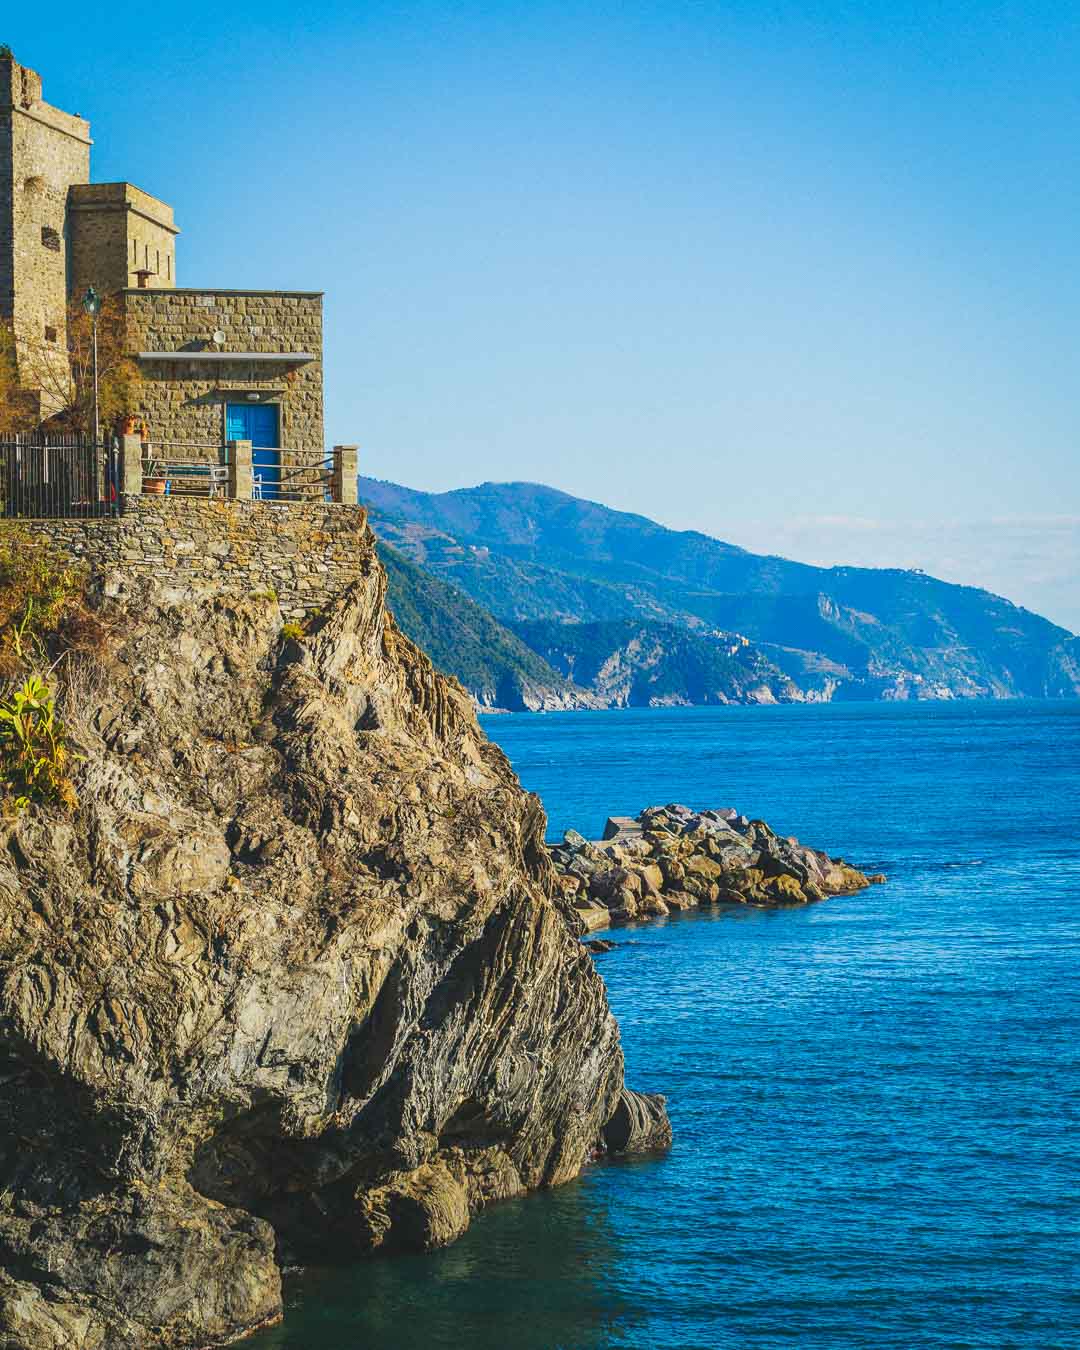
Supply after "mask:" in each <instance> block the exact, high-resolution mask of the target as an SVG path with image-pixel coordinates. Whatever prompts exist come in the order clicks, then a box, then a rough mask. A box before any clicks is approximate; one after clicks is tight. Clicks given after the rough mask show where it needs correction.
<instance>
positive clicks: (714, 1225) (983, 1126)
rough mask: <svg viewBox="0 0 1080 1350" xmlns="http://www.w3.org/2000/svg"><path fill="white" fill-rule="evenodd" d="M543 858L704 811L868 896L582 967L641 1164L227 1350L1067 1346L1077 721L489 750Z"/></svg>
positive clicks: (315, 1276) (541, 1200)
mask: <svg viewBox="0 0 1080 1350" xmlns="http://www.w3.org/2000/svg"><path fill="white" fill-rule="evenodd" d="M485 726H486V730H487V732H488V734H489V735H490V736H491V737H492V738H493V739H495V740H496V741H498V743H499V744H500V745H501V746H502V747H503V748H504V749H505V751H506V753H507V754H508V755H509V757H510V759H511V760H512V762H513V764H514V766H515V768H516V769H517V772H518V774H519V775H520V777H521V779H522V781H523V783H524V784H525V786H526V787H528V788H530V789H532V790H533V791H535V792H538V793H539V794H540V796H541V797H542V799H543V801H544V804H545V806H546V807H547V810H548V814H549V817H550V820H551V832H552V836H553V837H557V836H559V835H560V834H561V832H562V831H563V830H564V829H566V828H567V827H570V826H573V827H574V828H576V829H579V830H581V831H582V832H583V833H585V834H590V835H595V834H597V833H598V832H599V829H600V826H601V825H602V823H603V820H604V818H605V816H607V815H609V814H620V815H632V814H636V813H637V812H638V811H639V810H640V809H641V808H642V807H643V806H646V805H650V804H653V803H658V802H668V801H682V802H686V803H687V804H689V805H691V806H697V807H705V806H734V807H737V808H738V809H739V810H740V811H743V812H745V813H746V814H747V815H751V816H761V817H763V818H764V819H766V820H768V821H769V822H770V824H772V825H773V826H774V828H776V829H777V830H778V831H779V832H781V833H783V834H794V835H797V836H798V837H799V838H800V839H802V840H804V841H806V842H808V843H812V844H814V845H817V846H819V847H823V848H826V849H828V850H829V851H830V852H832V853H838V854H842V855H843V856H844V857H845V858H847V859H848V860H849V861H851V862H854V863H856V864H857V865H859V866H861V867H863V868H864V869H866V870H867V871H878V870H880V871H884V872H885V873H887V875H888V877H889V882H888V885H886V886H875V887H872V888H871V889H870V890H868V891H864V892H862V893H861V894H858V895H854V896H849V897H845V898H836V899H832V900H829V901H827V902H825V903H823V904H820V905H815V906H811V907H808V908H804V909H799V910H784V911H780V912H776V913H767V912H758V911H735V912H731V911H725V912H711V911H710V912H697V913H693V914H689V915H683V916H679V917H672V918H671V919H668V920H663V921H660V922H654V923H652V924H648V925H640V926H634V927H630V928H623V929H619V930H617V931H615V932H613V933H612V934H611V936H612V937H614V938H615V940H616V941H617V942H618V944H619V945H618V946H617V948H616V949H615V950H614V951H612V952H610V953H608V954H606V955H601V956H598V957H597V958H596V959H597V963H598V967H599V969H601V970H602V972H603V974H604V977H605V979H606V981H607V984H608V989H609V993H610V998H611V1003H612V1006H613V1008H614V1010H615V1012H616V1014H617V1015H618V1018H619V1021H620V1024H621V1026H622V1034H623V1044H624V1047H625V1051H626V1062H627V1078H628V1081H629V1082H630V1083H631V1084H632V1085H633V1086H634V1087H636V1088H639V1089H642V1090H645V1091H650V1092H664V1093H666V1094H667V1095H668V1099H669V1109H670V1113H671V1118H672V1122H673V1124H674V1129H675V1146H674V1148H673V1150H672V1151H671V1153H670V1155H668V1156H666V1157H663V1158H648V1159H640V1160H635V1161H631V1162H623V1163H608V1164H602V1165H599V1166H596V1167H593V1168H591V1169H590V1170H589V1171H587V1172H586V1174H585V1175H584V1176H583V1177H582V1178H581V1179H580V1180H579V1181H577V1182H574V1183H572V1184H571V1185H568V1186H565V1187H562V1188H561V1189H559V1190H556V1191H551V1192H547V1193H544V1194H541V1195H537V1196H531V1197H528V1198H527V1199H524V1200H520V1201H513V1202H509V1203H506V1204H503V1205H501V1206H497V1207H495V1208H493V1209H491V1210H489V1211H488V1212H487V1213H485V1214H483V1215H482V1216H480V1217H479V1218H478V1219H477V1220H476V1222H475V1223H474V1225H473V1227H472V1228H471V1229H470V1231H469V1232H468V1233H467V1234H466V1236H465V1237H464V1238H463V1239H462V1240H461V1241H460V1242H458V1243H457V1244H456V1245H455V1246H453V1247H450V1248H448V1249H447V1250H445V1251H442V1252H439V1253H436V1254H434V1255H431V1256H421V1257H409V1258H404V1259H402V1258H398V1259H384V1260H372V1261H368V1262H365V1263H363V1264H360V1265H358V1266H355V1267H353V1268H350V1269H348V1270H338V1271H333V1272H309V1273H308V1274H307V1275H305V1276H304V1277H303V1278H301V1279H298V1280H294V1281H293V1282H292V1283H291V1284H290V1287H289V1310H288V1314H287V1317H286V1321H285V1323H284V1325H283V1326H281V1327H280V1328H277V1329H275V1330H273V1331H270V1332H267V1333H264V1334H263V1335H262V1336H260V1337H258V1338H256V1339H255V1340H254V1341H252V1342H251V1344H252V1345H253V1346H257V1347H261V1350H270V1348H271V1347H274V1350H285V1347H288V1350H301V1348H302V1350H391V1348H396V1350H444V1348H445V1350H451V1348H454V1350H456V1348H457V1347H467V1348H469V1350H554V1348H555V1347H564V1348H565V1350H594V1348H595V1350H600V1348H601V1347H613V1348H614V1347H627V1348H630V1347H633V1350H676V1348H678V1350H690V1348H691V1347H693V1350H718V1348H720V1347H739V1350H770V1348H771V1347H789V1346H798V1347H800V1348H801V1350H849V1348H851V1350H854V1348H855V1347H858V1348H859V1350H863V1348H867V1350H869V1348H870V1347H872V1348H873V1350H896V1348H897V1347H912V1346H919V1347H924V1346H925V1347H949V1350H961V1348H963V1350H974V1348H975V1347H978V1348H979V1350H982V1348H983V1347H985V1348H986V1350H1003V1348H1004V1347H1030V1348H1031V1350H1055V1348H1056V1347H1077V1346H1080V1063H1078V1061H1080V979H1078V978H1077V975H1078V969H1077V967H1078V959H1077V958H1078V956H1080V704H1055V703H985V704H984V703H968V704H932V705H927V704H918V705H915V704H913V705H907V704H863V705H858V704H848V705H842V704H841V705H834V706H830V705H825V706H811V707H798V706H794V707H775V708H713V709H670V710H668V709H663V710H642V711H630V712H604V713H595V714H593V713H569V714H553V715H547V716H536V715H528V714H523V715H520V716H509V717H493V718H488V719H486V720H485Z"/></svg>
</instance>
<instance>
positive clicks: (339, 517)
mask: <svg viewBox="0 0 1080 1350" xmlns="http://www.w3.org/2000/svg"><path fill="white" fill-rule="evenodd" d="M19 525H20V527H21V528H25V529H27V530H29V531H31V532H32V533H34V534H38V535H43V536H44V537H45V538H48V539H50V540H52V542H53V543H54V544H56V545H57V546H58V547H59V548H61V549H62V550H63V551H64V552H65V553H67V554H69V555H70V556H71V557H72V558H75V559H77V560H80V561H86V562H88V563H89V564H90V566H91V568H92V569H93V570H94V571H95V572H98V573H100V572H104V571H106V570H108V569H110V568H113V567H119V568H121V569H124V570H130V571H132V572H149V573H152V574H153V575H154V576H156V577H159V578H161V579H162V580H163V581H166V582H174V583H176V584H178V585H183V584H184V583H185V582H188V581H199V582H209V583H215V584H219V585H221V586H223V587H225V588H227V589H230V590H238V591H241V592H244V593H248V594H250V593H254V592H265V591H269V590H273V591H274V592H275V593H276V594H277V596H278V599H279V600H280V602H281V608H282V612H283V613H284V614H285V615H286V616H287V617H290V618H298V617H300V616H302V615H303V614H304V613H305V612H306V611H307V610H310V609H317V608H319V607H320V606H322V605H324V604H325V603H326V602H327V601H328V600H329V599H330V598H331V597H332V596H333V595H335V594H336V593H337V592H338V591H340V590H341V589H342V588H343V587H344V586H347V585H348V584H349V583H350V582H351V581H354V580H356V578H357V577H358V576H359V575H360V574H361V571H362V569H363V567H364V566H365V564H366V562H367V561H368V559H370V557H371V552H372V549H371V541H370V536H369V534H368V530H367V513H366V512H365V511H364V509H363V507H359V506H341V505H333V504H324V503H319V504H318V505H308V504H307V503H289V504H287V505H280V506H279V505H276V504H271V503H268V502H243V501H227V500H226V501H202V502H200V501H191V500H187V501H178V500H171V499H170V498H168V497H151V496H144V497H128V498H126V499H125V513H124V515H122V516H118V517H116V518H113V519H108V520H31V521H20V522H19Z"/></svg>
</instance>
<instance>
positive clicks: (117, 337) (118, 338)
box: [0, 296, 141, 435]
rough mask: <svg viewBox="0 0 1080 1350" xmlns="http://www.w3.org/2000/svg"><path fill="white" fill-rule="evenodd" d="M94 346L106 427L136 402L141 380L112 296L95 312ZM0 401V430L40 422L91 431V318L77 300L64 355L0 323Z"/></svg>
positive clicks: (121, 315) (70, 314) (84, 432)
mask: <svg viewBox="0 0 1080 1350" xmlns="http://www.w3.org/2000/svg"><path fill="white" fill-rule="evenodd" d="M97 348H98V416H99V419H100V422H101V426H102V427H103V428H108V427H110V426H111V425H112V424H113V423H114V422H115V421H116V420H117V419H118V418H119V417H122V416H123V415H124V414H125V413H127V412H129V411H130V410H131V409H132V408H133V407H134V406H135V400H136V396H137V392H138V385H139V381H140V379H141V376H140V374H139V368H138V366H137V365H136V363H135V361H134V360H132V358H131V356H130V355H129V353H128V350H127V335H126V325H125V323H124V311H123V308H122V306H121V303H120V301H119V299H118V298H117V297H115V296H114V297H112V298H110V299H108V300H106V301H105V302H104V304H103V305H102V307H101V312H100V313H99V314H98V321H97ZM28 394H29V395H30V396H29V397H28ZM35 394H37V395H40V403H39V400H38V398H36V397H33V395H35ZM0 405H2V406H0V434H2V433H3V432H4V431H7V432H9V433H10V432H11V431H31V430H33V429H35V427H36V426H38V425H39V424H40V423H41V421H42V420H44V421H47V422H48V424H49V425H50V426H54V427H60V428H63V429H64V430H65V431H76V432H79V433H80V434H82V435H88V434H93V430H94V355H93V321H92V320H91V318H90V315H89V314H87V313H86V311H85V310H84V309H83V307H82V304H81V303H80V302H79V301H73V302H72V303H71V304H70V305H69V306H68V311H67V352H66V353H65V352H64V351H63V349H62V348H60V347H58V346H57V344H56V343H55V342H47V341H44V340H37V339H28V338H26V337H25V336H22V335H20V336H19V337H18V338H16V334H15V332H14V330H13V328H12V326H11V324H10V323H6V324H3V325H0Z"/></svg>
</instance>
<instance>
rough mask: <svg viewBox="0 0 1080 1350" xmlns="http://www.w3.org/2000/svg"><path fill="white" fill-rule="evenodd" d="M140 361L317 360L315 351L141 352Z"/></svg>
mask: <svg viewBox="0 0 1080 1350" xmlns="http://www.w3.org/2000/svg"><path fill="white" fill-rule="evenodd" d="M138 357H139V360H140V361H268V362H274V363H276V364H280V363H285V364H288V365H294V366H302V365H306V364H307V362H309V361H314V360H316V359H317V358H316V356H315V353H314V352H208V351H201V352H184V351H180V352H139V353H138Z"/></svg>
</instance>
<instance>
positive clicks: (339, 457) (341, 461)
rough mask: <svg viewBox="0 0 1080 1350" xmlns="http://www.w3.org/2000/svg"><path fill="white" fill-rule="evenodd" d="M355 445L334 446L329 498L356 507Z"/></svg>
mask: <svg viewBox="0 0 1080 1350" xmlns="http://www.w3.org/2000/svg"><path fill="white" fill-rule="evenodd" d="M356 449H357V447H356V446H355V445H335V446H334V470H333V474H332V475H331V478H330V496H331V497H332V498H333V500H334V501H335V502H346V503H347V504H349V505H351V506H355V505H356Z"/></svg>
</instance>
